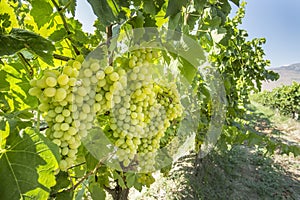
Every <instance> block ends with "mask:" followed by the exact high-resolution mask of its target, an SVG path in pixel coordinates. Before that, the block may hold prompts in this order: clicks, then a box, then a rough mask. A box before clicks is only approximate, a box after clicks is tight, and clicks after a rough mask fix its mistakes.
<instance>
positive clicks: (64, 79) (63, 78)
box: [57, 74, 69, 85]
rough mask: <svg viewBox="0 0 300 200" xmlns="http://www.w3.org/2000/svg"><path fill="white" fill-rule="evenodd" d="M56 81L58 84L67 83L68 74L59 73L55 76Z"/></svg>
mask: <svg viewBox="0 0 300 200" xmlns="http://www.w3.org/2000/svg"><path fill="white" fill-rule="evenodd" d="M57 82H58V84H59V85H67V84H68V82H69V76H68V75H66V74H61V75H59V77H58V78H57Z"/></svg>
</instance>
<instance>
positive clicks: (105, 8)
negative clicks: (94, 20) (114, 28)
mask: <svg viewBox="0 0 300 200" xmlns="http://www.w3.org/2000/svg"><path fill="white" fill-rule="evenodd" d="M88 2H89V3H90V4H91V6H92V8H93V11H94V13H95V15H96V16H97V17H98V19H99V21H100V22H101V23H102V24H103V25H104V26H108V25H110V24H112V23H113V22H115V21H117V17H116V16H115V15H114V13H113V11H112V8H111V7H110V6H109V4H108V2H107V1H106V0H88Z"/></svg>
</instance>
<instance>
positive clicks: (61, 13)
mask: <svg viewBox="0 0 300 200" xmlns="http://www.w3.org/2000/svg"><path fill="white" fill-rule="evenodd" d="M51 2H52V3H53V5H54V7H55V8H56V10H57V12H58V14H59V16H60V18H61V20H62V21H63V25H64V28H65V29H66V31H67V34H68V39H69V40H70V42H71V45H72V47H73V49H74V51H75V53H76V55H79V54H80V52H79V50H78V49H77V47H76V46H75V45H74V44H73V42H72V39H71V38H70V37H69V36H70V35H72V32H71V31H70V29H69V26H68V23H67V20H66V18H65V16H64V15H63V12H62V11H64V10H65V8H61V7H60V6H59V5H58V4H57V3H56V1H55V0H51Z"/></svg>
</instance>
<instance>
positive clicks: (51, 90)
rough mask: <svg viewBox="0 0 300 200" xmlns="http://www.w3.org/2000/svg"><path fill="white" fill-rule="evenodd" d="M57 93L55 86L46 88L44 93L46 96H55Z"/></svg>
mask: <svg viewBox="0 0 300 200" xmlns="http://www.w3.org/2000/svg"><path fill="white" fill-rule="evenodd" d="M55 93H56V89H55V88H46V89H45V90H44V95H45V96H46V97H54V96H55Z"/></svg>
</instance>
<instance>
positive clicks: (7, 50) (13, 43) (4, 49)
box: [0, 35, 25, 56]
mask: <svg viewBox="0 0 300 200" xmlns="http://www.w3.org/2000/svg"><path fill="white" fill-rule="evenodd" d="M0 46H1V48H0V56H4V55H12V54H14V53H16V52H18V51H20V50H21V49H23V48H25V46H24V43H23V42H20V41H19V40H18V39H16V38H14V37H12V36H10V35H0Z"/></svg>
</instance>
